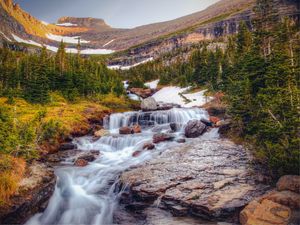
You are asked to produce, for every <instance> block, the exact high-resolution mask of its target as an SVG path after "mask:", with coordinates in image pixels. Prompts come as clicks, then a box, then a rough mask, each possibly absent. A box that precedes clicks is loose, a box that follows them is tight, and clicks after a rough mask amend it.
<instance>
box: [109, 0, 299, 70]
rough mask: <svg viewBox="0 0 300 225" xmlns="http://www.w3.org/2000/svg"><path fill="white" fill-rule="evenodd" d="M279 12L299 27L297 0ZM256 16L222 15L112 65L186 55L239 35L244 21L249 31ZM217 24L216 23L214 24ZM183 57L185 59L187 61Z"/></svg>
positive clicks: (284, 0)
mask: <svg viewBox="0 0 300 225" xmlns="http://www.w3.org/2000/svg"><path fill="white" fill-rule="evenodd" d="M276 4H277V5H276V9H277V10H278V14H279V15H280V16H281V17H286V16H287V17H291V18H292V19H294V20H295V21H296V22H297V23H299V12H300V9H299V4H298V3H297V1H295V0H279V1H277V3H276ZM253 17H254V13H253V11H252V8H251V7H250V8H247V9H245V10H242V11H239V12H237V13H234V14H231V15H230V16H228V15H226V14H221V15H219V16H218V18H214V19H211V20H208V21H205V22H203V23H201V24H199V25H197V26H194V27H192V28H191V29H186V30H183V31H181V32H177V33H173V34H170V35H168V36H167V37H165V38H158V39H153V40H151V41H149V42H146V43H144V44H142V45H139V46H137V47H132V48H131V49H130V50H129V51H127V52H126V53H125V54H121V55H120V56H119V57H117V58H115V59H114V60H112V61H111V62H110V64H111V65H123V66H126V65H128V64H134V63H136V62H139V61H142V60H144V59H146V58H150V57H153V58H154V59H155V58H158V57H159V56H161V55H162V54H165V53H168V52H171V51H173V50H176V49H178V48H186V49H187V51H188V50H189V48H190V47H191V46H193V45H194V44H197V43H199V42H200V41H203V40H216V39H218V38H226V36H228V35H232V34H236V33H237V30H238V26H239V23H240V22H241V21H245V22H246V24H247V26H248V28H249V29H250V30H252V29H253V27H252V19H253ZM214 20H215V21H214ZM186 55H189V53H187V54H183V55H182V57H183V58H184V57H187V56H186Z"/></svg>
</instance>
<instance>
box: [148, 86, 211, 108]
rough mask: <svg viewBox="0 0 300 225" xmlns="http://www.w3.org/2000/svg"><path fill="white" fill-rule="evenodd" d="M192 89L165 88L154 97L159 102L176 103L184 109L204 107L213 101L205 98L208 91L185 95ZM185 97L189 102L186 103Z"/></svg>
mask: <svg viewBox="0 0 300 225" xmlns="http://www.w3.org/2000/svg"><path fill="white" fill-rule="evenodd" d="M189 89H190V87H186V88H180V87H164V88H162V89H161V90H159V91H158V92H156V93H155V94H154V95H153V96H152V97H153V98H154V99H155V100H156V101H157V102H164V103H175V104H178V105H181V106H182V107H187V108H189V107H194V106H202V105H204V104H205V103H207V102H208V101H210V100H211V98H210V97H206V96H204V93H205V92H206V90H203V91H199V92H196V93H192V94H183V93H184V92H186V91H188V90H189ZM182 96H184V97H185V98H186V99H188V100H189V101H188V102H187V101H185V99H184V98H183V97H182Z"/></svg>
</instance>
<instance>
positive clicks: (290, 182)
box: [276, 175, 300, 193]
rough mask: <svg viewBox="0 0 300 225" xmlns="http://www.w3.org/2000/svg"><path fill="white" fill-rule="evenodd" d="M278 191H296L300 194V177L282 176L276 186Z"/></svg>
mask: <svg viewBox="0 0 300 225" xmlns="http://www.w3.org/2000/svg"><path fill="white" fill-rule="evenodd" d="M276 187H277V190H278V191H284V190H289V191H294V192H297V193H300V176H297V175H285V176H282V177H281V178H280V179H279V181H278V182H277V184H276Z"/></svg>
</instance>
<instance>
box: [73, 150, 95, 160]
mask: <svg viewBox="0 0 300 225" xmlns="http://www.w3.org/2000/svg"><path fill="white" fill-rule="evenodd" d="M79 159H83V160H85V161H87V162H93V161H94V160H95V159H96V157H95V155H94V154H93V153H91V152H88V153H84V154H82V155H80V156H78V158H77V160H79Z"/></svg>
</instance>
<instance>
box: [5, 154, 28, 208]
mask: <svg viewBox="0 0 300 225" xmlns="http://www.w3.org/2000/svg"><path fill="white" fill-rule="evenodd" d="M25 166H26V164H25V161H24V160H23V159H20V158H14V157H12V156H9V155H4V154H1V155H0V205H3V204H5V203H7V202H8V201H9V198H10V196H12V195H13V194H14V193H15V192H16V191H17V190H18V187H19V183H20V181H21V179H22V178H23V176H24V173H25Z"/></svg>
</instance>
